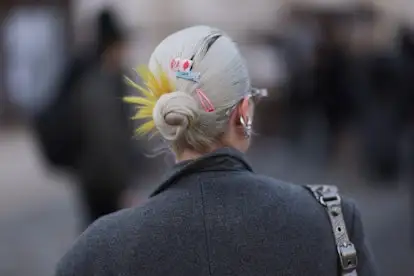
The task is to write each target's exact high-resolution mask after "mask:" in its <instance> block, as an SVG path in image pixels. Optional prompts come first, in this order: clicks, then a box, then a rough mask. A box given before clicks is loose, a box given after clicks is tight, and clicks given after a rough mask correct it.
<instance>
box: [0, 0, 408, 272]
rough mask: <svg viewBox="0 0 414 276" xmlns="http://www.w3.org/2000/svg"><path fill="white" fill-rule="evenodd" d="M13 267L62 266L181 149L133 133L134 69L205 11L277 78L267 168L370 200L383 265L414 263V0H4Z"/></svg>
mask: <svg viewBox="0 0 414 276" xmlns="http://www.w3.org/2000/svg"><path fill="white" fill-rule="evenodd" d="M0 18H1V21H2V24H1V26H0V37H1V39H0V49H1V51H0V57H1V58H0V76H1V78H0V275H2V276H3V275H4V276H23V275H33V276H35V275H39V276H44V275H53V270H54V266H55V264H56V262H57V261H58V260H59V258H60V257H61V256H62V254H63V253H64V252H65V251H66V250H67V249H68V248H69V247H70V245H71V243H72V242H73V240H74V239H75V238H76V236H77V235H78V234H79V233H80V232H81V231H83V229H84V228H85V227H87V225H88V224H89V223H90V222H91V221H93V220H94V219H95V218H97V217H99V216H100V215H103V214H106V213H108V212H112V211H114V210H116V209H119V208H122V207H127V206H131V205H134V204H139V203H141V202H143V201H144V200H145V197H146V196H147V195H148V193H149V192H150V191H151V190H152V189H154V187H156V185H157V183H158V181H159V179H160V177H161V175H162V173H163V172H164V171H165V170H166V167H167V166H169V165H171V161H170V160H167V159H166V158H164V157H160V158H148V157H147V155H148V154H149V153H151V149H152V145H151V144H150V143H148V142H147V141H146V139H141V140H131V139H130V137H131V135H132V133H133V132H132V131H133V125H132V124H131V122H130V121H129V119H128V117H129V116H130V114H132V113H131V112H132V111H131V110H129V109H128V107H126V106H124V105H123V104H122V103H121V101H120V100H119V99H120V98H121V97H122V96H123V95H125V94H128V93H130V92H131V91H130V89H129V88H128V87H127V86H125V85H124V83H123V78H122V76H123V75H124V74H126V75H128V76H131V77H132V78H134V72H133V70H131V69H130V68H134V67H135V66H136V65H138V64H141V63H146V62H147V60H148V57H149V55H150V53H151V51H152V49H153V48H154V47H155V46H156V45H157V44H158V43H159V42H160V41H161V39H163V38H164V37H165V36H166V35H168V34H169V33H171V32H174V31H176V30H178V29H181V28H184V27H187V26H191V25H194V24H209V25H213V26H216V27H219V28H222V29H224V30H225V31H226V32H227V33H228V34H229V35H231V36H232V37H233V38H234V39H235V40H236V41H237V42H238V44H239V45H240V48H241V51H242V52H243V54H244V55H245V57H246V59H247V63H248V66H249V69H250V72H251V76H252V79H253V83H254V84H255V86H256V87H267V88H268V89H269V98H268V99H267V100H266V101H263V102H262V103H261V104H260V108H258V116H257V119H256V124H255V126H256V132H257V133H258V135H257V136H256V137H255V138H254V139H255V143H254V146H253V148H252V150H251V151H250V152H249V156H250V159H251V161H252V163H253V165H254V167H255V168H256V169H257V171H259V172H263V173H266V174H269V175H272V176H274V177H276V178H279V179H282V180H285V181H289V182H294V183H298V184H320V183H323V184H334V185H338V186H339V187H340V189H341V191H342V193H343V194H344V195H348V196H351V197H353V198H355V199H356V201H357V203H358V206H359V207H360V209H361V211H362V215H363V219H364V223H365V227H366V235H367V237H368V239H369V241H370V242H371V246H372V248H373V251H374V255H375V257H376V259H377V261H378V265H379V268H380V272H381V275H390V276H397V275H398V276H410V275H414V227H413V226H414V223H413V220H414V204H413V203H412V202H413V201H412V196H414V81H413V80H414V2H412V1H408V0H394V1H389V0H387V1H386V0H373V1H363V0H359V1H358V0H353V1H351V0H348V1H344V0H296V1H293V0H272V1H271V0H237V1H235V0H220V1H218V0H214V1H213V0H191V1H188V0H174V1H161V0H123V1H104V0H72V1H71V0H54V1H51V0H38V1H34V0H15V1H13V0H2V1H1V4H0Z"/></svg>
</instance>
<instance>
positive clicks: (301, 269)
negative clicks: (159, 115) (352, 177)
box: [55, 148, 376, 276]
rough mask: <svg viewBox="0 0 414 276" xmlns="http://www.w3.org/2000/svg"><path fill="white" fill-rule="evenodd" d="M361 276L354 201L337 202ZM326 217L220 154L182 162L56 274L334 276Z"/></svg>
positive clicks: (298, 192) (98, 225)
mask: <svg viewBox="0 0 414 276" xmlns="http://www.w3.org/2000/svg"><path fill="white" fill-rule="evenodd" d="M343 209H344V215H345V220H346V224H347V228H348V231H349V234H350V239H351V241H352V242H353V243H354V244H355V246H356V248H357V252H358V261H359V263H358V275H360V276H373V275H376V272H375V269H374V263H373V260H372V257H371V254H370V251H369V249H368V247H367V245H366V241H365V237H364V232H363V228H362V224H361V218H360V214H359V212H358V210H357V209H356V207H355V205H354V203H353V202H352V201H349V200H347V199H345V200H343ZM338 267H339V260H338V257H337V251H336V246H335V241H334V237H333V234H332V230H331V226H330V222H329V219H328V216H327V214H326V212H325V210H324V209H323V207H322V206H321V205H320V204H319V203H318V202H317V201H316V200H315V198H314V197H313V195H311V193H310V192H308V191H307V190H306V189H305V188H304V187H302V186H299V185H291V184H286V183H283V182H280V181H277V180H274V179H272V178H269V177H266V176H262V175H258V174H256V173H254V172H253V170H252V168H251V166H250V165H249V163H248V162H247V161H246V159H245V157H244V155H243V154H241V153H239V152H238V151H236V150H233V149H230V148H225V149H221V150H218V151H216V152H214V153H211V154H208V155H205V156H203V157H201V158H199V159H198V160H195V161H190V162H185V163H181V164H178V165H177V166H175V167H174V169H173V170H172V171H171V172H170V174H169V175H168V177H167V178H166V180H165V181H164V182H163V183H162V185H161V186H160V187H159V188H158V189H157V190H156V191H155V192H154V193H153V195H152V197H151V198H150V199H149V201H148V202H146V203H145V204H144V205H143V206H140V207H135V208H131V209H127V210H123V211H119V212H117V213H114V214H111V215H108V216H106V217H103V218H102V219H99V220H98V221H97V222H95V223H94V224H93V225H92V226H90V227H89V229H87V230H86V231H85V232H84V233H83V234H82V235H81V236H80V237H79V238H78V240H77V241H76V242H75V244H74V245H73V247H72V248H71V249H70V250H69V252H68V253H67V254H66V255H65V256H64V257H63V258H62V260H61V261H60V262H59V264H58V266H57V270H56V274H55V275H56V276H92V275H95V276H115V275H117V276H150V275H151V276H167V275H171V276H207V275H217V276H224V275H229V276H233V275H234V276H255V275H257V276H267V275H269V276H270V275H284V276H288V275H295V276H308V275H309V276H325V275H326V276H334V275H339V274H338Z"/></svg>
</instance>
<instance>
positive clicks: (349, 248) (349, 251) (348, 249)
mask: <svg viewBox="0 0 414 276" xmlns="http://www.w3.org/2000/svg"><path fill="white" fill-rule="evenodd" d="M338 253H339V256H340V260H341V266H342V269H343V270H345V271H350V270H354V269H356V267H357V265H358V259H357V252H356V250H355V246H354V244H353V243H351V242H349V243H344V244H341V245H339V246H338Z"/></svg>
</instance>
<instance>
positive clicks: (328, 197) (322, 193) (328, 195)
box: [311, 185, 341, 206]
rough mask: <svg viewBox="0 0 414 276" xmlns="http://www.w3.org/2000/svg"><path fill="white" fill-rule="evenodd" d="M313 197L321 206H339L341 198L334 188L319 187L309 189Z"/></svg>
mask: <svg viewBox="0 0 414 276" xmlns="http://www.w3.org/2000/svg"><path fill="white" fill-rule="evenodd" d="M311 188H312V191H313V193H314V194H315V197H316V198H317V199H318V200H319V203H321V204H322V205H323V206H333V205H340V204H341V198H340V196H339V195H338V190H337V189H336V187H332V186H328V185H320V186H313V187H311Z"/></svg>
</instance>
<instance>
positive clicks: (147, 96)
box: [124, 66, 175, 135]
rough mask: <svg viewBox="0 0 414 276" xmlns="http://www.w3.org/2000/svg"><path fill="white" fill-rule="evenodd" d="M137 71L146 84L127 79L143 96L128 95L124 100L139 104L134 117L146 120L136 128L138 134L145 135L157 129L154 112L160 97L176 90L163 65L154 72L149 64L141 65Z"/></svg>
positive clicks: (134, 118)
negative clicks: (142, 84)
mask: <svg viewBox="0 0 414 276" xmlns="http://www.w3.org/2000/svg"><path fill="white" fill-rule="evenodd" d="M136 72H137V73H138V75H139V76H140V77H141V79H142V81H143V83H144V86H141V85H138V84H137V83H136V82H134V81H133V80H131V79H130V78H128V77H126V78H125V79H126V81H127V83H128V84H129V85H130V86H132V87H133V88H135V89H136V90H138V92H140V93H141V96H127V97H124V101H125V102H127V103H130V104H135V105H137V113H136V114H135V116H133V117H132V119H133V120H145V121H146V122H145V123H144V124H142V125H141V126H139V127H138V128H137V129H136V134H137V135H145V134H149V133H151V132H153V131H154V129H155V123H154V120H153V117H152V112H153V110H154V107H155V104H156V103H157V101H158V99H159V98H160V97H161V96H162V95H164V94H167V93H171V92H173V91H175V86H174V84H173V82H172V81H171V80H170V79H169V77H168V75H167V73H166V72H165V71H163V70H162V68H161V66H158V68H157V70H156V72H152V71H151V70H150V69H149V68H148V67H147V66H140V67H138V68H137V69H136ZM154 134H155V133H154Z"/></svg>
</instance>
